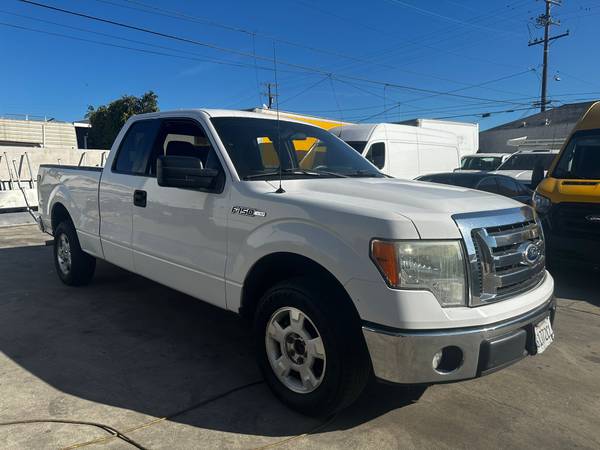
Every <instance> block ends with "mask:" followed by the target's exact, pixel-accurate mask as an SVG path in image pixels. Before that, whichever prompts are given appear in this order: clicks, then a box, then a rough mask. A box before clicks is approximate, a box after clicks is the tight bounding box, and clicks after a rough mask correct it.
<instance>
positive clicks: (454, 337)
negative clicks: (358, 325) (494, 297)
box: [363, 297, 556, 384]
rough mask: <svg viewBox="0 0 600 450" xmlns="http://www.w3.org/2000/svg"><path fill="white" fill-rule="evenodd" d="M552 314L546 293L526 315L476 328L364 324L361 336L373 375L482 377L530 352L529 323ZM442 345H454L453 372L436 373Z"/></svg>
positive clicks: (406, 379) (422, 379)
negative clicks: (457, 357) (455, 364)
mask: <svg viewBox="0 0 600 450" xmlns="http://www.w3.org/2000/svg"><path fill="white" fill-rule="evenodd" d="M555 312H556V302H555V300H554V298H553V297H550V298H549V299H548V300H547V301H546V302H545V303H544V304H543V305H541V306H540V307H538V308H536V309H534V310H532V311H529V312H528V313H526V314H523V315H521V316H519V317H516V318H513V319H510V320H507V321H503V322H499V323H495V324H490V325H486V326H482V327H469V328H457V329H445V330H423V331H417V330H397V329H392V328H388V327H382V326H378V325H375V324H371V323H365V324H363V334H364V337H365V341H366V343H367V347H368V349H369V353H370V355H371V361H372V363H373V370H374V372H375V376H376V377H377V378H379V379H382V380H385V381H389V382H393V383H407V384H417V383H441V382H446V381H456V380H464V379H468V378H475V377H478V376H481V375H485V374H487V373H490V372H493V371H495V370H498V369H501V368H503V367H506V366H508V365H510V364H512V363H514V362H516V361H518V360H520V359H522V358H524V357H525V356H528V355H532V354H535V353H536V349H535V338H534V331H533V327H534V325H535V324H537V323H538V322H540V321H541V320H542V319H544V318H545V317H546V316H548V315H549V316H550V320H551V321H552V322H554V315H555ZM445 347H458V348H459V349H460V350H461V352H462V355H461V357H460V358H461V360H460V361H459V364H458V367H457V368H455V369H454V370H451V371H438V370H436V369H434V367H433V358H434V355H435V354H436V353H437V352H439V351H440V350H441V349H443V348H445Z"/></svg>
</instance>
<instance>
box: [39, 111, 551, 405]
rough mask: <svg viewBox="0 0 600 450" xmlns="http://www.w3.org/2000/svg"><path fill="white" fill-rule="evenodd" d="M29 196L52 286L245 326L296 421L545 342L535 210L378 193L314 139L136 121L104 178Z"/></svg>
mask: <svg viewBox="0 0 600 450" xmlns="http://www.w3.org/2000/svg"><path fill="white" fill-rule="evenodd" d="M38 186H39V187H38V189H39V210H40V212H41V221H40V222H41V227H42V228H43V229H44V230H46V231H47V232H49V233H51V234H53V235H54V262H55V266H56V270H57V273H58V276H59V277H60V279H61V280H62V281H63V282H64V283H66V284H68V285H75V286H77V285H82V284H85V283H88V282H90V281H91V279H92V276H93V273H94V268H95V262H96V259H97V258H100V259H104V260H107V261H109V262H111V263H113V264H116V265H117V266H120V267H122V268H125V269H127V270H130V271H132V272H135V273H137V274H140V275H142V276H144V277H147V278H149V279H151V280H155V281H157V282H159V283H162V284H164V285H167V286H170V287H172V288H173V289H177V290H179V291H181V292H184V293H186V294H189V295H191V296H193V297H195V298H198V299H201V300H204V301H206V302H209V303H211V304H213V305H217V306H219V307H221V308H225V309H228V310H231V311H235V312H238V313H239V314H241V315H242V316H244V317H247V318H249V319H251V320H252V321H253V326H254V334H255V339H256V348H257V358H258V363H259V366H260V367H261V369H262V372H263V374H264V377H265V380H266V382H267V383H268V385H269V386H270V387H271V389H272V390H273V392H274V393H275V394H276V395H277V396H278V397H279V398H280V399H281V400H282V401H284V402H285V403H286V404H288V405H290V406H291V407H293V408H295V409H296V410H299V411H301V412H304V413H306V414H314V415H323V414H329V413H331V412H334V411H337V410H339V409H341V408H343V407H345V406H348V405H349V404H350V403H352V402H353V401H354V400H355V399H356V398H357V397H358V395H359V394H360V392H361V391H362V390H363V388H364V386H365V384H366V383H367V381H368V379H369V378H370V377H371V376H372V375H373V374H374V375H375V376H376V377H377V378H378V379H381V380H386V381H389V382H394V383H406V384H413V383H419V384H420V383H424V384H429V383H438V382H448V381H456V380H462V379H469V378H474V377H478V376H481V375H485V374H487V373H489V372H492V371H494V370H497V369H500V368H503V367H505V366H507V365H509V364H511V363H513V362H515V361H517V360H519V359H521V358H523V357H525V356H527V355H535V354H539V353H541V352H543V351H544V350H545V349H546V347H547V346H548V345H549V344H550V343H551V342H552V340H553V338H554V335H553V331H552V323H553V320H554V315H555V301H554V296H553V291H554V282H553V279H552V277H551V276H550V274H548V272H547V271H546V270H545V253H544V237H543V233H542V230H541V228H540V224H539V221H538V219H537V216H536V213H535V212H534V210H532V209H531V208H529V207H527V206H523V205H522V204H520V203H517V202H515V201H513V200H510V199H507V198H504V197H500V196H496V195H493V194H488V193H485V192H481V191H474V190H469V189H465V188H459V187H449V186H442V185H439V184H432V183H426V182H416V181H403V180H398V179H394V178H391V177H388V176H385V175H383V174H381V173H380V172H379V171H378V170H377V168H376V167H375V166H373V165H372V164H371V163H370V162H369V161H367V160H366V159H364V158H363V157H362V156H360V155H359V154H358V153H357V152H356V151H354V150H353V149H352V148H351V147H350V146H348V145H347V144H345V143H344V142H343V141H341V140H340V139H338V138H337V137H335V136H334V135H332V134H330V133H328V132H326V131H325V130H322V129H320V128H317V127H314V126H312V125H308V124H303V123H299V122H294V121H292V120H289V119H286V120H278V119H277V118H276V117H275V116H270V115H265V114H258V113H248V112H241V111H225V110H189V111H175V112H160V113H153V114H145V115H140V116H135V117H132V118H131V119H129V120H128V122H127V123H126V124H125V126H124V127H123V129H122V130H121V132H120V133H119V135H118V136H117V138H116V140H115V143H114V144H113V147H112V149H111V151H110V155H109V157H108V158H107V161H106V164H105V167H104V168H103V169H102V168H79V167H67V166H54V165H46V166H42V167H41V168H40V180H39V184H38Z"/></svg>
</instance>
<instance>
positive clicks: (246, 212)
mask: <svg viewBox="0 0 600 450" xmlns="http://www.w3.org/2000/svg"><path fill="white" fill-rule="evenodd" d="M231 214H239V215H240V216H250V217H265V216H266V215H267V213H266V212H264V211H259V210H257V209H254V208H245V207H243V206H234V207H233V208H231Z"/></svg>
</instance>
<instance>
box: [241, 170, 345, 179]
mask: <svg viewBox="0 0 600 450" xmlns="http://www.w3.org/2000/svg"><path fill="white" fill-rule="evenodd" d="M281 174H282V175H311V176H315V177H322V176H332V177H337V178H347V175H343V174H341V173H337V172H328V171H326V170H305V169H283V170H282V171H281ZM273 176H279V170H274V171H271V172H263V173H253V174H250V175H246V176H245V177H244V180H254V179H257V178H262V177H273Z"/></svg>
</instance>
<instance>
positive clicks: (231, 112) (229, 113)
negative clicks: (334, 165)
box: [134, 108, 306, 124]
mask: <svg viewBox="0 0 600 450" xmlns="http://www.w3.org/2000/svg"><path fill="white" fill-rule="evenodd" d="M199 112H200V113H205V114H207V115H208V116H210V117H250V118H255V119H269V120H277V116H276V115H274V114H264V113H257V112H251V111H242V110H239V109H212V108H189V109H174V110H166V111H158V112H152V113H145V114H136V115H135V116H134V117H146V118H150V117H166V116H173V115H181V114H184V115H185V114H197V113H199ZM281 120H286V121H288V122H298V123H305V122H300V121H299V120H296V119H292V118H290V117H288V116H284V115H283V114H282V115H281ZM305 124H306V123H305Z"/></svg>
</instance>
